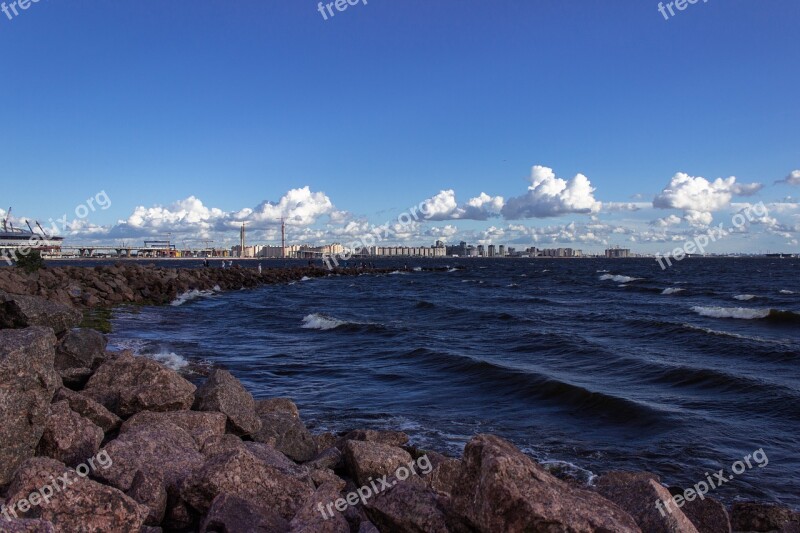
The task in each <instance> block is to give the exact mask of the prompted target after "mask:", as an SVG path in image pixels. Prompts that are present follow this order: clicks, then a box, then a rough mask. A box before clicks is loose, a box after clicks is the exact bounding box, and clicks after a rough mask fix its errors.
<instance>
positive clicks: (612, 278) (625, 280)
mask: <svg viewBox="0 0 800 533" xmlns="http://www.w3.org/2000/svg"><path fill="white" fill-rule="evenodd" d="M640 279H642V278H632V277H630V276H620V275H617V274H603V275H602V276H600V281H609V280H610V281H616V282H617V283H630V282H631V281H636V280H640Z"/></svg>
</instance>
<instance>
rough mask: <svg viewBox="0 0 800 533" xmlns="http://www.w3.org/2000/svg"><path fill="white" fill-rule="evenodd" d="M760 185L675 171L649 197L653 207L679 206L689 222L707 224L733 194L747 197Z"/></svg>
mask: <svg viewBox="0 0 800 533" xmlns="http://www.w3.org/2000/svg"><path fill="white" fill-rule="evenodd" d="M762 187H763V185H761V184H760V183H748V184H743V183H737V182H736V177H735V176H731V177H729V178H725V179H723V178H717V179H716V180H714V181H708V180H707V179H705V178H703V177H699V176H697V177H695V176H689V175H688V174H686V173H683V172H678V173H677V174H675V175H674V176H673V177H672V179H671V180H670V182H669V184H667V186H666V187H664V189H663V190H662V191H661V192H660V193H659V194H658V195H656V197H655V198H654V199H653V207H656V208H660V209H680V210H682V211H683V212H684V217H685V219H686V221H687V222H689V224H692V225H693V226H707V225H709V224H711V222H712V220H713V215H712V213H714V212H715V211H719V210H720V209H725V208H727V207H729V206H730V204H731V199H732V198H733V197H734V196H750V195H752V194H755V193H756V192H758V191H759V190H761V188H762Z"/></svg>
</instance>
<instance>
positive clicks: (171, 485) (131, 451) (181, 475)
mask: <svg viewBox="0 0 800 533" xmlns="http://www.w3.org/2000/svg"><path fill="white" fill-rule="evenodd" d="M103 450H104V451H105V452H106V453H108V455H109V456H110V457H113V459H114V464H113V465H111V467H110V468H108V469H106V470H102V471H98V472H95V476H96V477H97V478H99V479H101V480H102V481H104V482H106V483H108V484H109V485H112V486H114V487H117V488H118V489H120V490H122V491H128V490H129V489H130V488H131V484H132V483H133V479H134V477H135V476H136V473H137V472H142V473H143V474H144V475H146V476H148V477H151V478H157V479H160V480H162V481H163V483H164V485H165V487H167V488H168V489H176V488H177V487H178V485H179V484H180V483H181V482H182V481H183V480H185V479H186V478H187V477H189V476H190V475H191V474H192V473H194V471H195V470H197V469H199V468H200V467H201V466H202V465H203V461H204V458H203V455H202V454H201V453H200V452H199V451H198V449H197V443H196V442H195V440H194V439H193V438H192V436H191V435H190V434H189V433H188V432H187V431H185V430H184V429H182V428H180V427H178V426H176V425H175V424H171V423H169V422H160V423H158V424H153V425H148V426H138V427H134V428H131V429H129V430H128V431H126V432H125V433H121V434H120V435H119V436H118V437H117V438H116V439H114V440H112V441H110V442H109V443H108V444H106V445H105V446H104V447H103Z"/></svg>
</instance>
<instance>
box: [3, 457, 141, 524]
mask: <svg viewBox="0 0 800 533" xmlns="http://www.w3.org/2000/svg"><path fill="white" fill-rule="evenodd" d="M64 475H66V476H67V478H66V480H67V482H68V486H66V487H63V486H62V485H63V483H62V482H60V481H58V482H57V483H58V484H59V487H60V488H59V490H58V491H55V490H54V491H53V496H52V497H51V498H50V500H49V502H48V503H46V504H44V502H43V501H42V502H40V504H39V505H37V506H35V507H31V508H30V510H29V511H27V514H28V515H31V516H30V517H34V516H33V515H35V518H38V519H41V520H46V521H49V522H51V523H52V524H53V525H54V526H55V531H56V532H57V533H73V532H75V531H86V532H90V531H91V532H101V531H139V528H141V527H142V525H143V524H144V519H145V517H146V516H147V509H146V508H145V507H143V506H140V505H139V504H138V503H136V502H135V501H133V500H132V499H131V498H129V497H128V496H126V495H125V494H123V493H122V492H120V491H119V490H117V489H115V488H112V487H107V486H105V485H101V484H100V483H97V482H95V481H92V480H90V479H88V478H85V477H80V476H79V475H77V474H76V473H75V472H74V471H72V470H70V469H68V468H67V467H66V466H65V465H64V464H62V463H60V462H58V461H56V460H54V459H49V458H45V457H35V458H33V459H28V460H27V461H26V462H25V463H23V464H22V465H21V466H20V468H19V469H18V470H17V472H16V473H15V475H14V479H13V481H12V483H11V486H10V487H9V490H8V497H7V499H6V505H10V504H11V503H12V502H14V503H17V502H21V501H22V500H27V499H28V498H29V497H30V496H31V494H32V493H34V492H38V491H39V490H40V489H43V488H44V487H45V486H48V487H50V486H51V485H52V484H53V483H54V481H53V480H54V479H59V478H62V479H63V476H64ZM31 503H34V502H33V501H31ZM18 508H19V507H17V509H18ZM77 510H79V512H76V511H77ZM18 514H19V516H20V518H22V517H23V514H22V513H18ZM25 517H26V518H27V516H25Z"/></svg>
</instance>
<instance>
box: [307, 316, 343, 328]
mask: <svg viewBox="0 0 800 533" xmlns="http://www.w3.org/2000/svg"><path fill="white" fill-rule="evenodd" d="M345 324H347V322H345V321H344V320H339V319H338V318H334V317H332V316H326V315H323V314H322V313H313V314H310V315H306V316H305V317H303V325H302V326H301V327H303V328H305V329H319V330H322V331H326V330H329V329H335V328H338V327H339V326H344V325H345Z"/></svg>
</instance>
